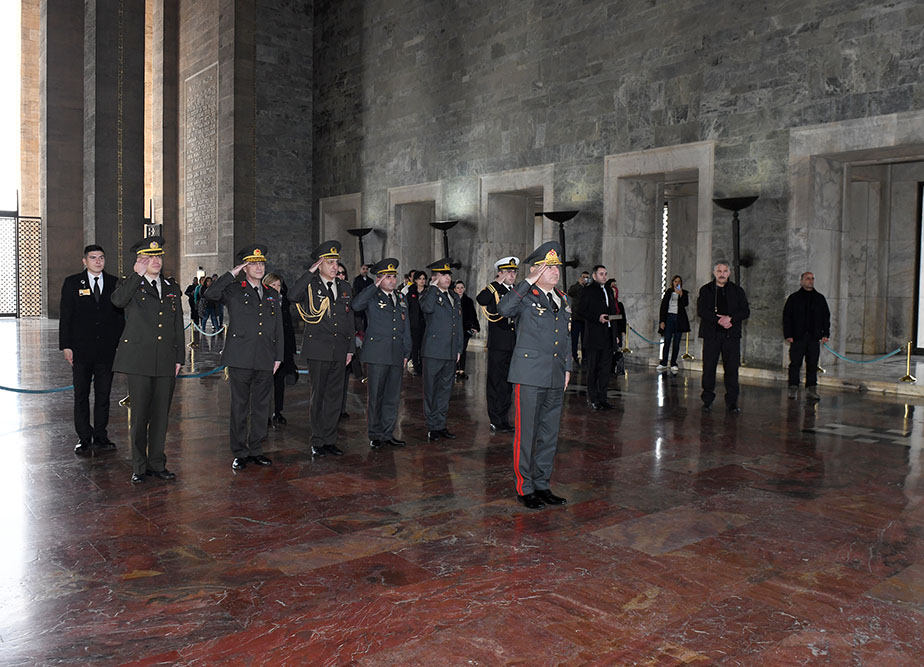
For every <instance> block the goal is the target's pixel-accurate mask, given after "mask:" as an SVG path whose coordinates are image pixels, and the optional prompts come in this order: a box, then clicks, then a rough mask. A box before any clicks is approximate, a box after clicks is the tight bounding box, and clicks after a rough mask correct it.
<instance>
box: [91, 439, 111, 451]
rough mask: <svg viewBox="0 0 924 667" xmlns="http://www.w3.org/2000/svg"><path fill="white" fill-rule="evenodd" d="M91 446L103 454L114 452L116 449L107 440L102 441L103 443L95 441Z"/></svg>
mask: <svg viewBox="0 0 924 667" xmlns="http://www.w3.org/2000/svg"><path fill="white" fill-rule="evenodd" d="M93 445H94V446H95V447H96V448H97V449H99V450H100V451H103V452H114V451H115V449H116V446H115V443H114V442H111V441H109V440H103V441H99V440H96V441H94V442H93Z"/></svg>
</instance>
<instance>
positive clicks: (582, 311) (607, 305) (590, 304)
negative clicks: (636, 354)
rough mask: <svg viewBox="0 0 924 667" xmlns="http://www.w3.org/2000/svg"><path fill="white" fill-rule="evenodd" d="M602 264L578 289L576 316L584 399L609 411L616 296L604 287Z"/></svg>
mask: <svg viewBox="0 0 924 667" xmlns="http://www.w3.org/2000/svg"><path fill="white" fill-rule="evenodd" d="M606 275H607V273H606V267H605V266H603V265H602V264H598V265H597V266H595V267H594V270H593V273H592V274H591V277H592V278H593V282H591V283H590V284H589V285H587V287H585V288H584V289H583V290H582V291H581V298H580V302H579V303H578V315H580V317H581V318H583V320H584V350H585V359H584V361H585V363H584V366H585V368H586V369H587V401H588V402H589V403H590V405H591V407H592V408H593V409H594V410H609V409H610V408H612V407H613V405H612V403H610V402H609V401H607V400H606V392H607V388H608V386H609V382H610V367H611V365H612V362H613V342H614V340H615V335H614V334H615V332H614V329H613V325H614V323H613V322H611V321H610V317H611V316H613V315H615V314H616V313H617V309H616V303H615V302H616V299H614V298H613V294H612V293H610V291H609V290H608V289H607V287H606Z"/></svg>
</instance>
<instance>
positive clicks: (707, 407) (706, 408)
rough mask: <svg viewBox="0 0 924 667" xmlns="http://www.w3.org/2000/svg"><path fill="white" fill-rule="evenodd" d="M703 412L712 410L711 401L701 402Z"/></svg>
mask: <svg viewBox="0 0 924 667" xmlns="http://www.w3.org/2000/svg"><path fill="white" fill-rule="evenodd" d="M703 412H712V403H703Z"/></svg>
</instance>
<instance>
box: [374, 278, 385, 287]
mask: <svg viewBox="0 0 924 667" xmlns="http://www.w3.org/2000/svg"><path fill="white" fill-rule="evenodd" d="M383 280H385V276H376V277H375V286H376V287H378V286H379V285H381V284H382V281H383Z"/></svg>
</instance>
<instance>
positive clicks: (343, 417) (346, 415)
mask: <svg viewBox="0 0 924 667" xmlns="http://www.w3.org/2000/svg"><path fill="white" fill-rule="evenodd" d="M349 418H350V413H349V412H341V413H340V421H343V420H344V419H349Z"/></svg>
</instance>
